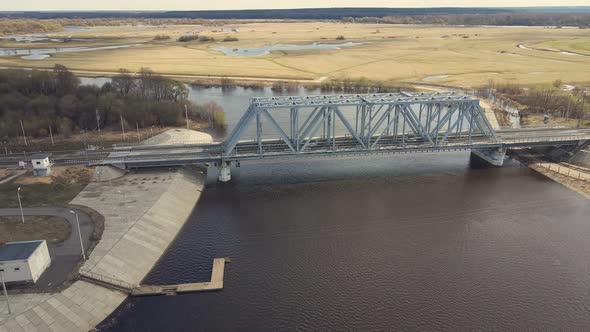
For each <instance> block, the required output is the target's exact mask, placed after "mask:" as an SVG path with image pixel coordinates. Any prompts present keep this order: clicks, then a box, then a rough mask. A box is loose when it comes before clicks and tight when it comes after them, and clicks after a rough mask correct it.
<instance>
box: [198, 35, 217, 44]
mask: <svg viewBox="0 0 590 332" xmlns="http://www.w3.org/2000/svg"><path fill="white" fill-rule="evenodd" d="M199 41H200V42H202V43H206V42H212V41H215V38H213V37H207V36H200V37H199Z"/></svg>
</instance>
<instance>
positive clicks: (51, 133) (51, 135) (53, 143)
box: [49, 125, 55, 145]
mask: <svg viewBox="0 0 590 332" xmlns="http://www.w3.org/2000/svg"><path fill="white" fill-rule="evenodd" d="M49 137H51V145H55V142H53V131H51V125H49Z"/></svg>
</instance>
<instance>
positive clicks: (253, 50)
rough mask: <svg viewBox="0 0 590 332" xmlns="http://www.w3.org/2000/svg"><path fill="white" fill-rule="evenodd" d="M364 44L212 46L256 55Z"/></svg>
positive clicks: (238, 54)
mask: <svg viewBox="0 0 590 332" xmlns="http://www.w3.org/2000/svg"><path fill="white" fill-rule="evenodd" d="M356 45H362V43H352V42H348V43H342V44H322V43H313V44H308V45H270V46H261V47H212V49H213V50H216V51H220V52H223V53H224V54H225V55H228V56H245V57H255V56H262V55H266V54H269V53H270V52H274V51H304V50H339V49H340V48H342V47H351V46H356Z"/></svg>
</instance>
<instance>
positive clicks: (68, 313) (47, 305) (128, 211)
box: [0, 167, 206, 332]
mask: <svg viewBox="0 0 590 332" xmlns="http://www.w3.org/2000/svg"><path fill="white" fill-rule="evenodd" d="M205 178H206V171H205V170H204V169H200V168H197V167H183V168H179V169H177V170H173V171H169V170H168V169H167V170H166V171H161V170H151V171H150V170H147V171H141V172H136V173H129V174H127V175H125V176H123V177H120V178H116V179H112V180H110V181H103V182H93V183H91V184H89V185H88V187H87V188H85V189H84V190H83V191H82V192H81V193H80V194H79V195H78V196H77V197H76V198H75V199H74V200H73V201H72V204H77V205H84V206H88V207H90V208H92V209H94V210H96V211H98V212H99V213H100V214H102V215H103V216H104V218H105V222H104V232H103V236H102V239H101V241H100V242H99V243H98V244H97V245H96V247H95V249H94V250H93V252H92V254H91V255H90V257H89V259H88V261H86V262H85V263H84V265H83V266H82V268H81V269H80V271H81V273H82V274H83V273H85V272H90V273H93V274H98V275H102V276H105V277H109V278H113V279H116V280H121V281H124V282H126V283H129V284H133V285H138V284H139V283H140V282H141V280H142V279H143V278H144V277H145V276H146V275H147V273H148V272H149V271H150V270H151V269H152V267H153V266H154V265H155V264H156V262H157V261H158V259H160V257H161V256H162V254H163V253H164V252H165V251H166V248H168V246H169V245H170V244H171V243H172V241H173V240H174V238H175V237H176V235H177V234H178V232H179V231H180V229H181V228H182V226H183V225H184V223H185V222H186V220H187V219H188V217H189V216H190V214H191V212H192V210H193V208H194V207H195V205H196V204H197V202H198V200H199V198H200V195H201V191H202V190H203V188H204V183H205ZM126 297H127V295H126V294H124V293H122V292H118V291H115V290H111V289H108V288H104V287H100V286H97V285H94V284H91V283H89V282H86V281H82V280H78V281H76V282H74V283H73V284H72V285H71V286H70V287H68V288H67V289H65V290H63V291H61V292H59V293H55V294H21V295H10V296H9V300H10V306H11V309H12V313H11V314H8V312H7V308H6V306H5V303H3V302H2V301H0V331H1V332H5V331H10V332H13V331H29V330H37V331H88V330H91V329H93V328H94V327H95V326H96V325H97V324H98V323H100V322H101V321H103V320H104V319H105V318H106V317H107V316H108V315H110V314H111V313H112V312H113V311H114V310H115V309H116V308H117V307H118V306H119V305H120V304H121V303H122V302H123V301H124V300H125V298H126Z"/></svg>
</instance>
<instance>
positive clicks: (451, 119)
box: [223, 92, 498, 157]
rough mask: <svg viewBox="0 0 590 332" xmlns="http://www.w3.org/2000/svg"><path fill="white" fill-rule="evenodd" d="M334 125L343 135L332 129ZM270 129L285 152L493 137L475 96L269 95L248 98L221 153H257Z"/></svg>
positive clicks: (444, 143)
mask: <svg viewBox="0 0 590 332" xmlns="http://www.w3.org/2000/svg"><path fill="white" fill-rule="evenodd" d="M286 112H288V117H289V120H288V124H287V125H286V126H285V124H283V126H281V125H280V121H277V119H275V116H274V115H277V114H285V113H286ZM279 116H283V117H284V116H285V115H279ZM283 122H284V121H283ZM263 123H266V124H267V125H266V126H263ZM252 124H255V128H256V133H255V137H256V138H255V140H249V142H248V141H246V140H244V136H245V133H246V128H247V127H248V126H249V125H252ZM337 127H338V128H341V130H342V129H343V130H344V133H345V136H341V135H338V134H337V130H336V128H337ZM271 133H272V136H271V137H273V138H276V139H280V141H282V143H284V146H285V147H284V148H285V150H284V151H285V153H287V154H305V153H309V152H310V151H309V150H310V146H314V145H317V143H318V142H319V143H321V146H322V148H323V149H324V150H325V152H337V151H338V150H339V148H342V147H343V144H344V143H343V142H344V141H346V148H348V149H350V148H353V149H356V150H359V151H367V150H368V151H371V150H378V149H380V148H382V147H384V146H389V147H391V146H400V147H404V146H405V145H406V144H407V143H408V142H414V144H415V142H419V144H422V145H424V146H430V147H433V148H438V147H440V148H444V147H445V146H447V145H448V144H449V140H450V139H453V140H454V141H457V140H462V142H467V143H468V144H471V142H472V141H473V139H474V138H477V139H478V141H479V142H482V140H483V141H486V142H492V143H497V142H498V139H497V137H496V135H495V132H494V130H493V128H492V127H491V125H490V123H489V122H488V120H487V118H486V116H485V114H484V112H483V110H482V109H481V107H480V106H479V100H477V99H473V98H471V97H468V96H461V95H457V94H455V93H452V92H448V93H440V92H436V93H419V94H415V95H413V94H410V93H389V94H368V95H340V96H307V97H273V98H253V99H252V100H251V104H250V106H249V108H248V110H247V111H246V113H245V114H244V116H243V117H242V118H241V119H240V121H239V123H238V124H237V126H236V127H235V129H234V130H233V132H232V133H231V134H230V135H229V137H228V139H227V140H226V142H225V144H224V152H223V155H224V157H232V156H237V155H239V154H240V153H241V151H236V147H237V146H238V145H239V144H244V142H246V143H251V144H252V146H251V149H250V150H249V151H248V152H249V153H250V154H252V153H254V154H257V155H260V156H263V155H264V154H265V141H266V139H265V138H269V135H270V134H271ZM344 137H348V139H347V140H343V138H344ZM253 143H255V144H253ZM314 152H316V153H317V152H318V151H317V149H316V151H314ZM320 152H321V151H320Z"/></svg>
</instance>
